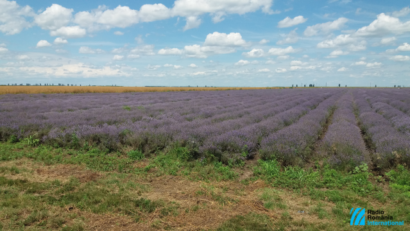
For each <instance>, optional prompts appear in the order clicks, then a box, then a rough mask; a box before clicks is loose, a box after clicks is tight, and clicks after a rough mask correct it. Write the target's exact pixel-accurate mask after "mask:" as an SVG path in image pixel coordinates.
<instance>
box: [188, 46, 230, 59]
mask: <svg viewBox="0 0 410 231" xmlns="http://www.w3.org/2000/svg"><path fill="white" fill-rule="evenodd" d="M233 52H235V49H234V48H231V47H219V46H201V45H197V44H194V45H190V46H185V47H184V53H185V55H186V56H187V57H193V58H207V57H208V56H209V55H213V54H228V53H233Z"/></svg>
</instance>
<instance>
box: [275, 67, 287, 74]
mask: <svg viewBox="0 0 410 231" xmlns="http://www.w3.org/2000/svg"><path fill="white" fill-rule="evenodd" d="M275 71H276V72H277V73H284V72H286V69H285V68H276V70H275Z"/></svg>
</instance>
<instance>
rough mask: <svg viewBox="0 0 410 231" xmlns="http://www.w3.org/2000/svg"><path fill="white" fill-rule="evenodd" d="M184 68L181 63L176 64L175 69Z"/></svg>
mask: <svg viewBox="0 0 410 231" xmlns="http://www.w3.org/2000/svg"><path fill="white" fill-rule="evenodd" d="M181 68H182V66H180V65H174V69H181Z"/></svg>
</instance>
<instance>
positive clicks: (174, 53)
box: [158, 48, 183, 55]
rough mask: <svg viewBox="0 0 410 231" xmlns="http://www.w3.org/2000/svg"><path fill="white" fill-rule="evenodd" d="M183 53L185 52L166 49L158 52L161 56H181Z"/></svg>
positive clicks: (176, 49)
mask: <svg viewBox="0 0 410 231" xmlns="http://www.w3.org/2000/svg"><path fill="white" fill-rule="evenodd" d="M182 53H183V51H182V50H180V49H178V48H165V49H161V50H159V51H158V54H159V55H181V54H182Z"/></svg>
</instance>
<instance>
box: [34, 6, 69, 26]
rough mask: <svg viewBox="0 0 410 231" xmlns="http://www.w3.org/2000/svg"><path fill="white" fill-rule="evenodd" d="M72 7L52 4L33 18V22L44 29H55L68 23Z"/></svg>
mask: <svg viewBox="0 0 410 231" xmlns="http://www.w3.org/2000/svg"><path fill="white" fill-rule="evenodd" d="M72 12H73V9H67V8H65V7H63V6H60V5H58V4H52V5H51V6H50V7H47V9H46V10H45V11H43V12H42V13H41V14H39V15H37V16H36V17H35V18H34V22H35V23H36V24H37V25H38V26H40V27H41V28H42V29H44V30H57V29H58V28H61V27H63V26H65V25H67V24H68V23H70V21H71V18H72V15H71V13H72Z"/></svg>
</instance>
